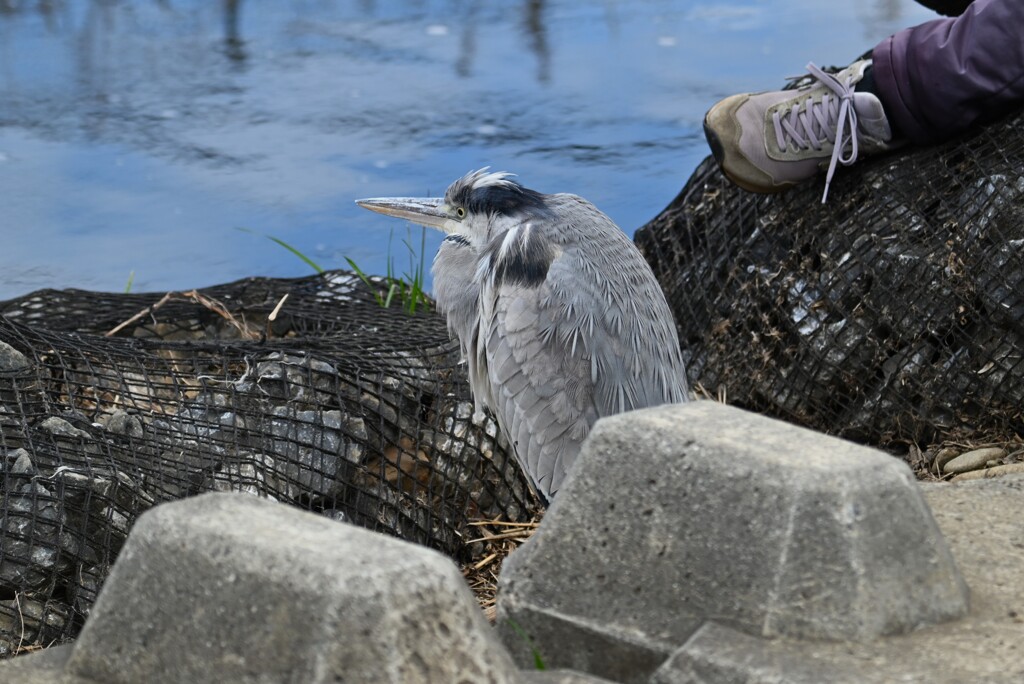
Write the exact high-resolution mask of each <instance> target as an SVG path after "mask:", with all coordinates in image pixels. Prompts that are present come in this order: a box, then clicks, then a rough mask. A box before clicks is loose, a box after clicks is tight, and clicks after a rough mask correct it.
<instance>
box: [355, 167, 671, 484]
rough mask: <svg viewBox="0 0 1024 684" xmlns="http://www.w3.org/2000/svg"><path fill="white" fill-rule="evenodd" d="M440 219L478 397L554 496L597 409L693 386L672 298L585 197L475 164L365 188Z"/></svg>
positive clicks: (452, 324) (451, 311)
mask: <svg viewBox="0 0 1024 684" xmlns="http://www.w3.org/2000/svg"><path fill="white" fill-rule="evenodd" d="M357 204H359V205H360V206H362V207H365V208H366V209H370V210H372V211H376V212H379V213H381V214H387V215H389V216H395V217H399V218H404V219H408V220H409V221H412V222H414V223H417V224H420V225H423V226H427V227H430V228H436V229H438V230H440V231H442V232H444V233H445V235H446V237H445V238H444V240H443V241H442V243H441V247H440V249H439V250H438V252H437V256H436V257H435V258H434V263H433V268H432V270H431V272H432V274H433V278H434V298H435V300H436V302H437V307H438V309H439V310H440V311H441V312H442V313H444V314H445V315H446V317H447V320H448V328H449V330H450V332H451V333H452V334H453V335H454V336H457V337H458V339H459V342H460V345H461V350H462V354H463V358H464V359H465V361H466V363H467V365H468V371H469V383H470V388H471V389H472V392H473V397H474V400H475V402H476V407H477V410H478V411H479V410H480V409H481V408H482V407H486V408H488V409H490V410H491V411H492V412H493V414H494V416H495V418H496V419H497V421H498V425H499V426H500V427H501V430H502V431H503V432H504V434H505V436H506V437H507V438H508V441H509V443H510V444H511V446H512V449H513V450H514V452H515V454H516V457H517V458H518V460H519V463H520V465H521V466H522V467H523V469H524V470H525V471H526V473H527V474H528V475H529V476H530V478H531V479H532V481H533V483H534V485H535V486H536V488H537V490H538V491H539V492H540V493H541V494H542V495H543V496H544V497H546V498H547V499H550V498H551V497H552V496H553V495H554V494H555V493H556V492H557V491H558V489H559V487H561V485H562V483H563V482H564V481H565V478H566V476H567V474H568V473H569V470H570V468H571V467H572V464H573V462H574V461H575V459H576V457H577V455H578V454H579V451H580V446H581V444H582V442H583V439H584V438H585V437H586V436H587V434H588V433H589V432H590V428H591V426H592V425H593V424H594V422H595V421H596V420H597V419H598V418H601V417H603V416H607V415H611V414H615V413H621V412H623V411H630V410H633V409H639V408H645V407H649V406H657V405H660V404H666V403H679V402H684V401H686V400H687V398H688V392H687V385H686V375H685V369H684V367H683V360H682V357H681V354H680V349H679V341H678V338H677V336H676V328H675V323H674V321H673V318H672V312H671V310H670V309H669V307H668V303H667V302H666V301H665V296H664V294H663V293H662V290H661V288H660V286H659V285H658V282H657V280H655V277H654V274H653V273H652V272H651V269H650V267H649V266H648V265H647V262H646V261H645V260H644V258H643V256H642V255H641V254H640V252H639V250H637V248H636V246H635V245H634V244H633V242H632V241H631V240H630V239H629V238H628V237H627V236H626V235H625V234H624V233H623V232H622V230H621V229H619V227H618V226H616V225H615V223H614V222H613V221H612V220H611V219H610V218H608V217H607V216H605V215H604V214H603V213H601V212H600V211H598V209H597V208H596V207H595V206H594V205H593V204H591V203H590V202H588V201H586V200H585V199H583V198H581V197H577V196H576V195H569V194H556V195H545V194H542V193H539V192H536V191H534V190H530V189H528V188H525V187H523V186H522V185H521V184H519V183H518V182H517V181H515V180H513V178H512V176H511V174H507V173H489V172H488V169H486V168H485V169H481V170H479V171H474V172H471V173H469V174H467V175H466V176H464V177H462V178H460V179H458V180H456V181H455V182H454V183H452V184H451V186H450V187H449V188H448V190H447V192H446V193H445V196H444V197H443V198H424V199H412V198H376V199H364V200H357Z"/></svg>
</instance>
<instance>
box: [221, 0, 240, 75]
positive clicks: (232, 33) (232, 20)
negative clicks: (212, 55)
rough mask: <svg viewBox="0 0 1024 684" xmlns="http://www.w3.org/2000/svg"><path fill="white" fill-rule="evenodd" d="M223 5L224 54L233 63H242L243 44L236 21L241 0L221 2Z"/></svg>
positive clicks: (224, 0)
mask: <svg viewBox="0 0 1024 684" xmlns="http://www.w3.org/2000/svg"><path fill="white" fill-rule="evenodd" d="M223 3H224V54H226V55H227V56H228V58H229V59H230V60H231V61H233V62H239V63H241V62H244V61H245V58H246V54H245V47H244V46H245V44H244V42H243V41H242V34H241V31H239V26H238V19H239V9H240V6H241V4H242V0H223Z"/></svg>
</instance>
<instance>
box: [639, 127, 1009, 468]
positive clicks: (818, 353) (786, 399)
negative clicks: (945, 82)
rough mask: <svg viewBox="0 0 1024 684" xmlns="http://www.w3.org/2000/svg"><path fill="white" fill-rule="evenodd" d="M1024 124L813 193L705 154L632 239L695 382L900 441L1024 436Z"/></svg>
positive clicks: (888, 160) (761, 405)
mask: <svg viewBox="0 0 1024 684" xmlns="http://www.w3.org/2000/svg"><path fill="white" fill-rule="evenodd" d="M1022 124H1024V118H1022V115H1020V114H1018V115H1015V116H1011V117H1009V118H1007V119H1006V120H1004V121H1001V122H999V123H996V124H994V125H991V126H989V127H986V128H984V129H981V130H976V131H973V132H972V133H970V134H969V135H966V136H964V137H961V138H958V139H956V140H953V141H951V142H949V143H948V144H944V145H941V146H939V147H934V148H928V149H919V150H904V151H901V152H899V153H895V154H891V155H888V156H884V157H879V158H875V159H871V160H866V161H864V162H860V163H858V164H857V165H855V166H852V167H850V168H840V169H839V171H838V172H837V174H836V178H835V180H834V182H833V184H832V188H831V190H830V193H829V196H828V202H827V203H825V204H822V202H821V193H822V187H823V181H822V180H821V179H819V180H818V181H817V182H811V183H809V184H807V185H806V186H803V187H799V188H797V189H795V190H792V191H789V192H785V193H782V194H778V195H770V196H764V195H755V194H751V193H747V192H744V191H743V190H741V189H739V188H737V187H735V186H734V185H732V184H731V183H729V182H728V180H727V179H725V178H724V177H723V176H722V174H721V173H720V172H719V170H718V168H717V166H716V165H715V163H714V161H713V160H711V159H708V160H705V162H704V163H703V164H701V166H700V167H699V168H698V169H697V171H696V172H695V173H694V174H693V176H692V177H691V179H690V180H689V182H688V183H687V184H686V187H685V188H684V189H683V191H682V192H681V193H680V194H679V195H678V197H676V199H675V200H673V202H672V203H671V204H670V205H669V207H668V208H666V209H665V211H663V212H662V213H661V214H660V215H659V216H658V217H657V218H655V219H654V220H653V221H651V222H650V223H649V224H647V225H646V226H644V227H643V228H642V229H641V230H640V231H639V232H638V234H637V243H638V245H639V246H640V248H641V250H642V251H643V252H644V254H645V256H646V257H647V259H648V260H649V261H650V263H651V265H652V266H653V268H654V271H655V273H656V274H657V276H658V278H659V280H660V281H661V284H662V286H663V288H664V289H665V291H666V294H667V296H668V299H669V302H670V304H671V306H672V309H673V311H674V312H675V315H676V319H677V323H678V326H679V331H680V341H681V344H682V346H683V348H684V352H685V353H686V354H687V357H688V361H689V374H690V379H691V380H692V381H694V382H695V383H700V384H701V385H702V386H703V387H704V388H706V389H707V390H708V391H709V392H710V393H712V394H720V395H725V396H727V398H728V401H729V403H733V404H737V405H739V406H742V407H746V408H749V409H752V410H754V411H758V412H762V413H767V414H771V415H775V416H779V417H783V418H785V419H788V420H790V421H793V422H796V423H799V424H802V425H806V426H810V427H812V428H815V429H818V430H821V431H824V432H828V433H832V434H837V435H841V436H844V437H848V438H851V439H854V440H857V441H861V442H866V443H869V444H873V445H877V446H882V447H893V448H894V450H896V449H899V448H903V447H908V446H910V445H913V446H914V447H917V448H926V447H927V446H928V445H932V444H936V443H940V442H943V441H947V440H948V441H956V440H964V441H970V440H974V441H976V442H985V441H1000V440H1007V441H1010V440H1014V439H1017V436H1018V435H1021V434H1024V431H1022V427H1024V425H1022V416H1021V414H1022V409H1024V360H1022V357H1024V125H1022Z"/></svg>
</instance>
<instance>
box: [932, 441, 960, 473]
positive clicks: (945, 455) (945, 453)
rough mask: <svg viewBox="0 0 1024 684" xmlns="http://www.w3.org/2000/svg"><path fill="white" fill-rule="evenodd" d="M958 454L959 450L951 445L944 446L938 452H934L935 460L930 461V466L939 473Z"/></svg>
mask: <svg viewBox="0 0 1024 684" xmlns="http://www.w3.org/2000/svg"><path fill="white" fill-rule="evenodd" d="M959 455H960V452H959V451H958V450H957V449H954V448H953V447H944V448H942V449H939V451H938V453H936V454H935V460H934V461H933V462H932V467H933V468H935V470H937V471H938V472H940V473H941V472H942V469H943V467H945V465H946V464H947V463H949V462H950V461H952V460H953V459H954V458H956V457H957V456H959Z"/></svg>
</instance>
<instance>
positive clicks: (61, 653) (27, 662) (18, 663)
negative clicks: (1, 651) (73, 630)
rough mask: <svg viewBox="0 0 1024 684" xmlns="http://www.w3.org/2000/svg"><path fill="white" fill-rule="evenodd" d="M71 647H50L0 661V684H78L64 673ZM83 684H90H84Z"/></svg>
mask: <svg viewBox="0 0 1024 684" xmlns="http://www.w3.org/2000/svg"><path fill="white" fill-rule="evenodd" d="M70 655H71V646H69V645H68V646H51V647H50V648H47V649H43V650H42V651H39V652H37V653H29V654H26V655H20V656H17V657H16V658H11V659H10V660H4V661H0V682H4V684H7V683H8V682H10V684H15V683H16V684H79V682H78V681H76V680H74V679H73V678H71V677H69V676H68V675H67V674H66V673H65V672H64V665H65V663H67V660H68V657H69V656H70ZM83 684H92V683H85V682H83Z"/></svg>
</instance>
